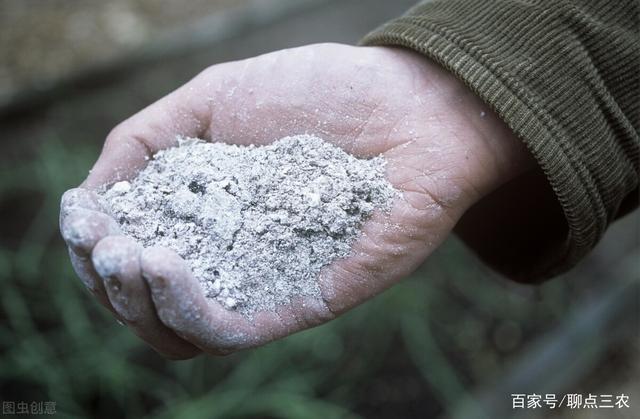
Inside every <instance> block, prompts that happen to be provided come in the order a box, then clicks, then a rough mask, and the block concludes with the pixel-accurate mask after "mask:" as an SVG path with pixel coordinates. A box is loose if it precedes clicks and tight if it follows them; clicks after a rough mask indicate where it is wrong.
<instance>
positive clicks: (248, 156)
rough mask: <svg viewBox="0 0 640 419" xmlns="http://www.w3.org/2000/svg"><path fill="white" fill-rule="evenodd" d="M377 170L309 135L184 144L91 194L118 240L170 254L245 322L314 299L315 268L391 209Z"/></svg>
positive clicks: (378, 165) (388, 189)
mask: <svg viewBox="0 0 640 419" xmlns="http://www.w3.org/2000/svg"><path fill="white" fill-rule="evenodd" d="M384 167H385V161H384V160H383V159H382V157H376V158H373V159H369V160H364V159H358V158H356V157H354V156H352V155H350V154H347V153H345V152H344V151H343V150H341V149H340V148H338V147H335V146H333V145H331V144H329V143H327V142H325V141H323V140H321V139H320V138H317V137H313V136H310V135H300V136H295V137H287V138H283V139H281V140H278V141H276V142H274V143H273V144H271V145H267V146H262V147H256V146H248V147H242V146H234V145H228V144H223V143H214V144H212V143H206V142H203V141H200V140H197V139H183V140H180V144H179V146H178V147H174V148H170V149H167V150H164V151H160V152H158V153H157V154H156V155H155V156H154V157H153V159H152V160H151V161H150V162H149V164H148V165H147V167H146V168H145V169H144V170H142V171H141V172H140V173H139V174H138V176H137V177H136V178H135V179H133V181H132V182H131V183H129V182H126V181H125V182H118V183H116V184H114V185H113V186H112V187H111V188H109V189H108V190H106V191H102V192H101V193H100V196H101V199H102V200H103V203H104V204H105V207H106V208H108V209H109V210H110V211H111V214H112V215H113V216H114V218H115V219H116V220H117V221H118V223H119V224H120V225H121V228H122V230H123V231H124V233H125V234H128V235H130V236H132V237H134V238H135V239H137V240H139V241H140V242H141V243H142V244H143V245H144V246H166V247H168V248H170V249H173V250H174V251H176V252H177V253H178V254H179V255H180V256H182V257H183V258H184V259H185V260H186V261H187V262H188V263H189V264H190V266H191V268H192V271H193V273H194V275H195V277H196V278H198V280H199V281H200V283H201V284H202V287H203V289H204V292H205V293H206V295H207V297H210V298H215V299H216V300H218V301H219V302H220V303H221V304H223V305H224V306H225V307H226V308H227V309H233V310H238V311H240V312H242V313H244V314H247V315H251V314H252V313H254V312H256V311H259V310H273V309H274V308H275V307H276V306H277V305H280V304H285V303H287V302H289V301H290V298H291V297H294V296H310V297H320V289H319V286H318V282H317V278H318V274H319V272H320V270H321V269H322V268H323V267H324V266H326V265H328V264H329V263H331V262H332V261H334V260H336V259H338V258H342V257H345V256H347V255H348V254H349V252H350V247H351V245H352V244H353V242H354V240H355V239H356V238H357V237H358V234H359V228H360V227H361V225H362V223H363V221H364V220H366V219H367V218H368V217H370V216H371V214H372V212H373V210H374V208H378V209H381V210H388V209H389V207H390V205H391V201H392V198H393V197H394V196H395V194H396V191H395V190H394V189H393V187H392V186H391V185H390V184H389V182H388V181H387V180H386V179H385V177H384Z"/></svg>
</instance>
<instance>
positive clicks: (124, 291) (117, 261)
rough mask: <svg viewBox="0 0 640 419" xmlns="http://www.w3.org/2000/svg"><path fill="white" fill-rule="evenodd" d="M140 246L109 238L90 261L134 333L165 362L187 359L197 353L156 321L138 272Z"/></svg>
mask: <svg viewBox="0 0 640 419" xmlns="http://www.w3.org/2000/svg"><path fill="white" fill-rule="evenodd" d="M141 251H142V246H141V245H140V244H138V243H137V242H136V241H134V240H133V239H131V238H129V237H125V236H109V237H106V238H104V239H103V240H101V241H100V242H99V243H98V244H97V245H96V246H95V248H94V249H93V253H92V260H93V264H94V266H95V269H96V271H97V272H98V273H99V274H100V276H101V277H102V280H103V281H104V286H105V289H106V291H107V295H108V296H109V300H110V301H111V304H112V306H113V307H114V308H115V310H116V311H117V313H118V314H119V315H120V317H121V318H122V319H123V321H124V323H126V324H127V325H128V326H129V327H130V328H131V329H132V330H133V332H134V333H135V334H136V335H138V336H139V337H140V338H141V339H143V340H144V341H145V342H147V343H148V344H149V345H150V346H151V347H152V348H153V349H155V350H156V351H157V352H158V353H160V354H161V355H163V356H164V357H166V358H170V359H187V358H192V357H194V356H196V355H197V354H199V353H200V350H199V349H198V348H196V347H195V346H193V345H191V344H190V343H188V342H186V341H185V340H183V339H182V338H180V337H178V336H177V335H176V334H175V333H174V332H173V331H172V330H171V329H169V328H167V327H166V326H165V325H164V324H163V323H162V322H161V321H160V319H159V318H158V316H157V314H156V311H155V307H154V306H153V302H152V301H151V295H150V293H149V288H148V286H147V284H146V282H145V281H144V280H143V279H142V276H141V270H140V252H141Z"/></svg>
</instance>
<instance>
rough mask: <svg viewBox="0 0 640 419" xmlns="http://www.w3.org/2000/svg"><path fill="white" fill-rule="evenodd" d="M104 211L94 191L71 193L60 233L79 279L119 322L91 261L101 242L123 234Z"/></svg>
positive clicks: (62, 208) (63, 207) (63, 209)
mask: <svg viewBox="0 0 640 419" xmlns="http://www.w3.org/2000/svg"><path fill="white" fill-rule="evenodd" d="M101 211H103V208H102V206H101V205H100V203H99V202H98V199H97V196H96V195H95V193H93V192H92V191H89V190H86V189H82V188H74V189H70V190H68V191H67V192H65V193H64V195H62V199H61V203H60V232H61V233H62V237H63V239H64V240H65V242H66V244H67V246H68V248H69V258H70V259H71V265H72V266H73V269H74V271H75V272H76V275H77V276H78V277H79V278H80V280H81V281H82V283H83V284H84V285H85V287H86V288H87V289H88V290H89V292H91V293H92V294H93V295H94V296H95V298H96V299H97V300H98V301H99V302H100V303H101V304H102V305H103V306H105V307H106V308H107V309H109V310H110V311H111V312H112V313H113V314H114V315H116V317H117V318H118V319H119V318H120V316H119V315H117V313H116V311H115V309H114V308H113V306H112V305H111V303H110V301H109V298H108V296H107V294H106V291H105V289H104V285H103V283H102V280H101V278H100V276H99V275H98V274H97V273H96V271H95V269H94V267H93V263H92V262H91V259H90V257H89V255H90V254H91V250H92V249H93V247H94V246H95V244H96V243H97V242H98V241H99V240H101V239H102V238H103V237H105V236H107V235H110V234H119V232H120V228H119V227H118V225H117V223H116V222H115V220H114V219H113V218H111V217H109V216H108V215H107V214H105V213H103V212H101Z"/></svg>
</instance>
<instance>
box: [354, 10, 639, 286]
mask: <svg viewBox="0 0 640 419" xmlns="http://www.w3.org/2000/svg"><path fill="white" fill-rule="evenodd" d="M639 10H640V2H639V1H637V0H631V1H625V0H615V1H611V0H582V1H581V0H574V1H569V0H493V1H488V0H434V1H430V2H424V3H420V4H418V5H417V6H415V7H414V8H413V9H411V10H409V11H408V12H407V13H406V14H405V15H404V16H402V17H399V18H397V19H394V20H392V21H390V22H388V23H386V24H385V25H383V26H381V27H380V28H378V29H376V30H374V31H373V32H371V33H370V34H368V35H367V36H366V37H365V38H364V39H363V41H362V44H364V45H387V46H403V47H407V48H411V49H413V50H415V51H417V52H419V53H421V54H423V55H425V56H427V57H429V58H431V59H432V60H434V61H436V62H438V63H439V64H441V65H442V66H444V67H445V68H446V69H448V70H450V71H452V72H453V73H455V74H456V76H457V77H458V78H460V79H461V80H463V81H464V83H465V84H466V85H468V86H469V87H470V88H471V89H472V90H473V91H474V92H475V93H476V94H478V95H479V96H480V97H481V98H482V99H483V100H484V101H485V102H486V103H487V104H488V105H489V106H490V107H491V108H492V109H493V110H494V111H496V112H497V114H498V115H499V116H500V117H501V118H502V119H503V120H504V121H505V123H506V124H507V125H508V126H509V127H510V128H511V129H512V130H513V132H514V133H515V134H516V136H517V137H519V138H520V139H521V140H522V141H524V143H525V144H526V146H527V147H528V149H529V150H530V151H531V153H532V154H533V156H534V157H535V159H536V160H537V162H538V164H539V167H540V168H541V169H542V171H541V173H543V174H544V178H545V179H546V181H547V182H546V185H545V187H546V188H548V189H549V190H550V191H552V193H549V196H550V197H553V196H555V198H556V199H555V200H554V199H553V198H551V199H549V200H550V201H554V202H553V203H542V202H539V199H543V198H542V196H544V194H541V193H539V192H536V191H535V190H533V189H532V188H534V187H535V182H531V179H528V180H527V176H523V178H522V179H520V180H515V181H513V182H511V183H510V184H509V185H507V186H505V187H503V190H502V191H496V192H495V193H494V195H495V196H494V197H493V198H488V200H487V202H485V203H483V202H481V203H480V204H479V205H477V206H478V207H479V208H477V209H475V210H474V209H473V208H472V210H471V211H472V212H473V211H475V212H476V213H479V214H481V213H484V214H485V215H487V217H485V219H484V220H483V221H482V225H479V226H478V225H476V226H475V227H472V229H475V230H476V233H475V234H470V235H469V237H470V238H469V239H468V240H466V241H467V242H468V243H469V244H470V245H471V247H473V248H474V249H475V250H476V251H477V252H478V253H479V255H480V256H481V257H482V258H483V259H484V260H486V261H487V262H488V263H489V264H490V265H492V266H493V267H494V268H495V269H497V270H498V271H500V272H502V273H503V274H505V275H507V276H509V277H511V278H513V279H516V280H519V281H525V282H535V281H540V280H543V279H546V278H549V277H551V276H554V275H557V274H559V273H562V272H564V271H566V270H567V269H569V268H570V267H572V266H573V265H575V264H576V263H577V262H578V261H579V260H580V259H581V258H583V257H584V255H585V254H586V253H587V252H589V250H591V249H592V248H593V247H594V246H595V244H596V243H597V242H598V241H599V239H600V238H601V237H602V235H603V233H604V232H605V230H606V229H607V227H608V225H609V223H610V222H611V221H613V220H614V219H616V218H618V217H620V216H621V215H623V214H625V213H627V212H629V211H630V210H632V209H634V208H635V207H636V206H637V205H638V194H639V190H638V184H639V176H640V175H639V159H640V141H639V131H640V82H639V78H640V34H639V31H640V12H639ZM554 206H555V207H556V208H557V213H558V215H559V219H560V223H558V224H556V223H554V222H553V221H552V220H551V218H552V217H553V215H552V213H553V207H554ZM560 209H561V211H560ZM516 212H517V214H518V215H517V216H514V213H516ZM545 217H549V219H547V220H545ZM463 220H464V218H463ZM479 220H481V219H479V218H476V219H475V220H474V223H475V224H479V223H480V221H479ZM463 238H465V235H463Z"/></svg>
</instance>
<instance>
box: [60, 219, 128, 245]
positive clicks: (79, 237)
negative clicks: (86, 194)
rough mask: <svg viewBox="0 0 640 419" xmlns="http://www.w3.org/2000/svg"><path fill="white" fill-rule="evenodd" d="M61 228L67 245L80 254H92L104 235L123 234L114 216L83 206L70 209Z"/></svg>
mask: <svg viewBox="0 0 640 419" xmlns="http://www.w3.org/2000/svg"><path fill="white" fill-rule="evenodd" d="M60 229H61V232H62V237H63V238H64V241H65V242H66V243H67V246H69V247H70V248H71V249H72V250H73V251H74V252H75V253H76V254H78V255H80V256H88V255H90V254H91V251H92V250H93V247H94V246H95V245H96V243H98V242H99V241H100V240H102V239H103V238H104V237H106V236H111V235H118V234H122V232H121V230H120V226H118V223H117V222H116V220H114V219H113V217H111V216H109V215H107V214H105V213H103V212H98V211H93V210H88V209H83V208H76V209H72V210H70V211H69V212H68V214H67V215H66V217H64V219H63V220H62V222H61V226H60Z"/></svg>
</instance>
